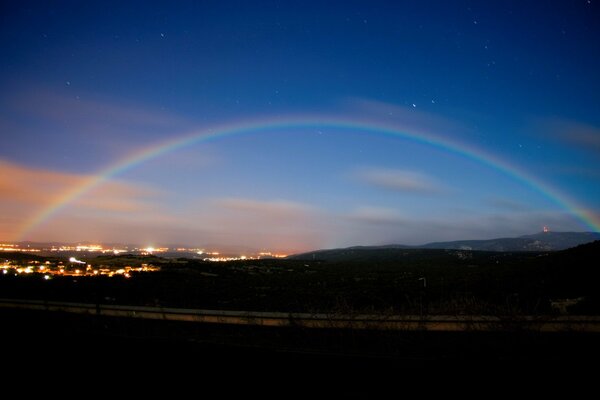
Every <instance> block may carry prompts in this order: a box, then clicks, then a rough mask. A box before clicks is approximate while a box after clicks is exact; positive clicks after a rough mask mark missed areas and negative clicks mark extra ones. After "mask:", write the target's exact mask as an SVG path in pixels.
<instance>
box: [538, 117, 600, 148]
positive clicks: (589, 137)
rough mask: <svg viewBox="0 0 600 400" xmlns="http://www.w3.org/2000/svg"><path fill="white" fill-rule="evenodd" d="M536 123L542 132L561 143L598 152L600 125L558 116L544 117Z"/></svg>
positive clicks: (599, 146)
mask: <svg viewBox="0 0 600 400" xmlns="http://www.w3.org/2000/svg"><path fill="white" fill-rule="evenodd" d="M538 125H539V126H540V127H541V130H542V131H543V132H544V134H546V135H550V136H551V137H553V138H555V139H558V140H560V141H561V142H562V143H566V144H568V145H570V146H574V147H577V148H579V149H583V150H586V151H592V152H595V153H600V127H597V126H592V125H589V124H586V123H582V122H576V121H570V120H565V119H559V118H550V119H545V120H543V121H542V122H541V123H539V124H538ZM538 129H539V128H538Z"/></svg>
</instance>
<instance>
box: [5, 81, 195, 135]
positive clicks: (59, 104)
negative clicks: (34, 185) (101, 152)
mask: <svg viewBox="0 0 600 400" xmlns="http://www.w3.org/2000/svg"><path fill="white" fill-rule="evenodd" d="M78 93H80V92H78ZM9 103H10V104H11V105H12V106H13V108H14V109H15V110H16V111H20V112H22V113H24V114H28V115H31V116H35V117H37V118H40V119H44V120H46V121H52V122H55V123H60V124H67V125H69V126H71V127H75V126H77V127H81V128H82V127H90V126H111V127H130V128H131V127H145V128H149V127H159V128H160V127H162V128H173V127H174V126H182V125H187V124H188V123H189V121H187V120H185V119H183V118H182V117H180V116H176V115H174V114H171V113H168V112H166V111H164V110H160V109H152V108H148V107H140V106H138V105H135V104H128V103H125V102H123V101H120V102H115V101H114V100H113V99H108V98H101V97H98V96H91V95H86V94H81V95H76V94H74V93H72V92H70V91H65V90H61V91H58V90H52V89H50V88H46V87H29V88H28V87H26V88H25V89H23V90H21V91H18V92H17V93H16V94H15V95H13V96H12V97H11V98H10V99H9Z"/></svg>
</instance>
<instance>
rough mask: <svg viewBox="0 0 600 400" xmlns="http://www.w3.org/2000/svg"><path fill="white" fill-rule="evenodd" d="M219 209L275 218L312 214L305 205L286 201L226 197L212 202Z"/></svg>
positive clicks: (309, 208) (310, 208)
mask: <svg viewBox="0 0 600 400" xmlns="http://www.w3.org/2000/svg"><path fill="white" fill-rule="evenodd" d="M214 203H215V204H217V205H218V206H219V207H222V208H226V209H229V210H232V211H241V212H244V213H250V214H253V215H257V216H266V215H269V216H273V217H275V218H282V219H288V218H297V217H303V216H305V215H306V214H308V213H310V212H312V210H313V208H312V207H311V206H309V205H307V204H303V203H297V202H293V201H287V200H254V199H247V198H236V197H228V198H222V199H217V200H214Z"/></svg>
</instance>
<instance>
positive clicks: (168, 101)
mask: <svg viewBox="0 0 600 400" xmlns="http://www.w3.org/2000/svg"><path fill="white" fill-rule="evenodd" d="M109 3H110V4H109V5H108V6H107V3H105V2H102V3H89V4H87V3H86V4H70V3H67V2H55V3H53V4H35V5H26V4H25V5H24V4H7V5H3V6H2V8H1V13H0V17H2V19H3V23H2V24H0V32H1V33H2V34H1V35H0V43H2V47H3V49H4V50H5V51H4V54H5V57H3V60H2V61H0V67H1V71H2V73H0V88H1V89H2V90H0V104H1V105H2V107H0V132H1V134H2V146H0V193H1V195H0V242H4V243H16V242H23V243H25V242H38V243H39V242H57V243H83V242H88V243H120V244H131V243H137V244H139V245H140V246H161V244H170V245H172V244H177V245H178V246H184V247H196V246H199V247H203V246H207V247H208V246H209V245H210V246H213V247H211V248H219V246H220V247H221V248H228V247H229V248H235V247H236V246H237V247H239V248H246V249H254V250H255V251H260V250H265V249H266V250H269V251H273V252H285V253H287V254H295V253H300V252H305V251H310V250H316V249H326V248H340V247H351V246H371V245H390V244H403V245H409V246H416V245H420V244H426V243H431V242H445V241H456V240H479V239H496V238H503V237H518V236H524V235H528V234H531V232H540V231H541V230H543V229H542V228H543V227H545V226H549V227H550V228H551V231H552V232H596V233H597V232H600V157H599V155H600V115H599V114H598V112H597V111H598V109H600V74H598V71H600V57H599V56H598V55H599V54H600V42H598V41H597V40H594V39H595V38H596V37H599V36H600V24H598V23H597V21H598V18H599V17H600V2H595V1H594V2H588V1H579V2H562V1H555V2H550V3H548V4H547V7H545V8H544V9H541V10H540V8H539V6H538V4H537V3H536V2H524V3H523V4H519V6H518V7H517V8H513V6H512V5H510V4H505V3H502V2H496V1H492V2H486V3H485V4H481V3H479V2H474V1H473V2H472V1H464V2H460V3H458V4H447V2H443V1H433V0H432V1H429V2H425V3H423V4H421V3H419V4H412V3H410V4H408V3H401V4H397V3H396V2H386V1H376V2H374V3H372V4H371V3H370V4H369V5H368V6H367V5H365V4H361V3H355V2H349V3H344V4H343V5H340V4H321V3H320V2H307V3H303V5H302V6H296V5H293V4H278V3H276V2H270V1H267V2H264V3H261V4H260V5H255V4H246V3H244V2H235V1H234V2H231V1H226V2H222V3H218V4H213V3H210V4H196V3H194V2H189V3H188V2H182V3H180V4H178V5H177V7H174V6H172V5H161V4H158V3H148V4H146V3H144V6H143V7H139V5H138V4H137V3H135V2H133V3H128V4H119V3H117V2H115V3H111V2H109ZM471 238H473V239H471Z"/></svg>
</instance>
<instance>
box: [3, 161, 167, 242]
mask: <svg viewBox="0 0 600 400" xmlns="http://www.w3.org/2000/svg"><path fill="white" fill-rule="evenodd" d="M93 179H95V177H94V176H92V175H81V174H73V173H68V172H62V171H52V170H45V169H39V168H32V167H26V166H23V165H19V164H15V163H12V162H8V161H5V160H0V213H1V214H2V215H10V216H11V218H10V219H6V218H5V219H3V221H4V225H3V227H2V232H0V235H1V236H2V237H4V238H9V237H11V234H12V235H14V234H16V232H18V231H19V230H20V229H21V227H22V224H24V223H25V221H27V220H29V219H30V218H31V217H32V216H33V215H36V214H37V213H39V212H41V211H42V210H44V209H46V208H47V207H49V206H51V205H53V204H56V203H57V202H60V201H61V200H62V199H63V198H65V196H68V194H69V193H70V192H71V191H73V190H74V189H76V188H78V187H79V186H81V185H82V184H85V183H86V182H89V181H90V180H93ZM162 196H163V193H162V192H160V191H158V190H156V189H153V188H149V187H146V186H141V185H135V184H131V183H127V182H122V181H111V182H106V183H104V184H102V185H100V186H98V187H96V188H94V189H93V190H91V191H90V192H88V193H86V194H85V195H83V196H82V197H80V198H78V199H76V200H74V201H73V203H72V204H69V206H68V210H66V213H67V214H69V215H75V214H77V213H81V214H84V215H87V217H88V218H90V219H92V220H93V219H94V218H96V219H100V218H106V216H107V215H111V214H114V215H115V216H116V217H117V218H124V217H127V218H131V217H133V216H138V217H139V215H140V213H152V212H155V211H156V207H157V200H160V198H161V197H162Z"/></svg>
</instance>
